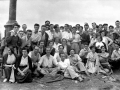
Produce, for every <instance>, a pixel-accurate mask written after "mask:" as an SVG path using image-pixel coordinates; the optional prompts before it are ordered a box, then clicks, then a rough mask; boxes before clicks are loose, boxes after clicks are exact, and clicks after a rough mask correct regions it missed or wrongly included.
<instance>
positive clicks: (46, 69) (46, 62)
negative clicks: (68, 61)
mask: <svg viewBox="0 0 120 90" xmlns="http://www.w3.org/2000/svg"><path fill="white" fill-rule="evenodd" d="M50 52H51V48H50V47H47V48H46V54H45V55H43V56H42V57H41V59H40V61H39V62H38V67H37V70H38V72H40V73H41V74H43V75H47V74H51V75H55V74H56V73H57V71H58V68H57V65H58V63H57V61H56V60H55V59H54V57H53V56H52V55H50Z"/></svg>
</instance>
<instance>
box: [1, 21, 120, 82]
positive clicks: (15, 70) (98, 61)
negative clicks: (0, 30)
mask: <svg viewBox="0 0 120 90" xmlns="http://www.w3.org/2000/svg"><path fill="white" fill-rule="evenodd" d="M40 27H41V28H40ZM19 29H20V25H18V24H17V23H15V24H14V25H13V30H11V31H9V32H8V33H7V35H6V37H4V38H3V39H2V41H1V47H0V54H1V55H2V57H3V69H4V73H5V78H4V80H3V82H11V83H14V82H17V83H24V82H32V80H33V78H35V77H38V78H39V77H44V76H45V75H52V76H55V75H56V74H57V73H58V72H59V71H61V72H62V73H63V74H64V77H66V78H71V79H73V80H78V81H80V82H81V81H83V80H84V78H85V77H83V76H84V75H85V74H86V77H87V76H90V75H91V74H96V75H98V74H104V75H108V74H109V75H110V74H112V73H114V71H115V70H118V69H119V68H120V48H119V46H120V21H118V20H117V21H116V22H115V27H114V26H112V25H108V24H107V23H105V24H99V25H98V24H96V23H95V22H93V23H92V27H91V28H90V27H89V24H88V23H85V24H84V26H81V25H80V24H76V25H75V26H72V25H69V24H65V25H64V26H59V24H51V23H50V21H45V24H44V25H41V26H40V25H39V24H37V23H36V24H34V30H30V29H27V25H26V24H23V25H22V30H19ZM83 74H84V75H83Z"/></svg>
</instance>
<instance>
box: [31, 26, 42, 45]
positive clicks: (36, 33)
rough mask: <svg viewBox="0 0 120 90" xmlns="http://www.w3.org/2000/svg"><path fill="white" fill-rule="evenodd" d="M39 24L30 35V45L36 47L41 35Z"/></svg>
mask: <svg viewBox="0 0 120 90" xmlns="http://www.w3.org/2000/svg"><path fill="white" fill-rule="evenodd" d="M39 27H40V25H39V24H35V25H34V29H35V30H34V32H33V33H32V44H33V45H37V44H38V42H39V41H40V40H41V34H40V32H39Z"/></svg>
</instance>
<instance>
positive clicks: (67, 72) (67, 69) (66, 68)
mask: <svg viewBox="0 0 120 90" xmlns="http://www.w3.org/2000/svg"><path fill="white" fill-rule="evenodd" d="M60 58H61V60H60V61H59V62H58V66H59V69H60V70H61V71H63V72H64V76H65V77H67V78H72V79H75V80H78V81H80V82H81V81H83V79H82V78H81V77H80V75H78V73H76V71H75V69H74V67H73V66H71V65H70V60H69V59H66V54H65V53H64V52H63V53H60Z"/></svg>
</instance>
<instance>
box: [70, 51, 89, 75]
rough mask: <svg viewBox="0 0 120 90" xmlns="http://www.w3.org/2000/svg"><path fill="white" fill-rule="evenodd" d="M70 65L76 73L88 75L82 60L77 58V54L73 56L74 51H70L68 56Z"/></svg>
mask: <svg viewBox="0 0 120 90" xmlns="http://www.w3.org/2000/svg"><path fill="white" fill-rule="evenodd" d="M69 60H70V65H71V66H73V67H74V68H75V69H76V71H77V72H85V73H86V74H87V75H88V72H87V69H86V68H85V66H84V63H83V62H82V59H81V58H80V57H79V55H78V54H75V50H74V49H71V50H70V55H69Z"/></svg>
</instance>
